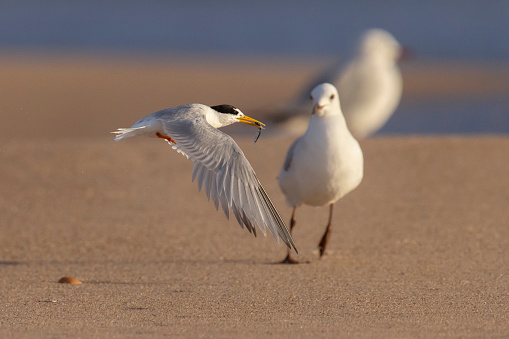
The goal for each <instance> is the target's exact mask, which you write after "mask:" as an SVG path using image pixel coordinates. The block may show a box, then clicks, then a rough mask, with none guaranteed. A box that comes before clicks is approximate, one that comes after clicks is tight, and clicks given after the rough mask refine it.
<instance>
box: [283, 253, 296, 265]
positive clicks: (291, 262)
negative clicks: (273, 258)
mask: <svg viewBox="0 0 509 339" xmlns="http://www.w3.org/2000/svg"><path fill="white" fill-rule="evenodd" d="M298 263H299V262H298V261H297V260H295V259H293V258H292V257H290V255H289V254H288V255H287V256H286V258H285V259H284V260H283V261H280V262H279V264H298Z"/></svg>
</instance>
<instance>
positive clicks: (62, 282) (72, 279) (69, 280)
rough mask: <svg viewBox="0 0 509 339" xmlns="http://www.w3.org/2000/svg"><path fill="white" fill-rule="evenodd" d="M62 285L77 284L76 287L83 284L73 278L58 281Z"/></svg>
mask: <svg viewBox="0 0 509 339" xmlns="http://www.w3.org/2000/svg"><path fill="white" fill-rule="evenodd" d="M58 282H59V283H60V284H75V285H79V284H81V283H82V282H81V281H79V280H78V279H74V278H71V277H63V278H60V280H59V281H58Z"/></svg>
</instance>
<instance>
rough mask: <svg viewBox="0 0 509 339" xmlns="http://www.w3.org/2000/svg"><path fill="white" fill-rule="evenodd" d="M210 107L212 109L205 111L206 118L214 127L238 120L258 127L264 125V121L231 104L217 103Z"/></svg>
mask: <svg viewBox="0 0 509 339" xmlns="http://www.w3.org/2000/svg"><path fill="white" fill-rule="evenodd" d="M210 108H212V109H211V110H209V111H208V112H207V115H206V119H207V122H208V123H209V124H211V125H212V126H213V127H215V128H220V127H224V126H228V125H231V124H233V123H235V122H239V121H240V122H243V123H245V124H248V125H251V126H255V127H258V128H260V129H262V128H264V126H265V124H264V123H262V122H260V121H258V120H255V119H253V118H250V117H248V116H246V115H245V114H244V113H242V111H241V110H240V109H238V108H237V107H235V106H232V105H217V106H212V107H210Z"/></svg>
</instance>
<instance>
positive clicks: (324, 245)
mask: <svg viewBox="0 0 509 339" xmlns="http://www.w3.org/2000/svg"><path fill="white" fill-rule="evenodd" d="M330 233H331V232H330V231H329V229H327V231H325V234H324V235H323V237H322V240H320V243H319V244H318V251H319V252H320V258H321V257H323V254H324V253H325V249H326V248H327V244H328V242H329V238H330Z"/></svg>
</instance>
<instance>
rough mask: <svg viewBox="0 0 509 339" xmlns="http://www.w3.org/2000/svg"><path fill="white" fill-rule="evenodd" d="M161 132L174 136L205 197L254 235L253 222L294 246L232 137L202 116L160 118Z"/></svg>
mask: <svg viewBox="0 0 509 339" xmlns="http://www.w3.org/2000/svg"><path fill="white" fill-rule="evenodd" d="M161 122H162V123H163V127H164V129H165V132H166V133H167V134H168V135H169V136H170V137H171V138H172V139H173V140H175V142H176V144H172V145H173V148H175V149H176V150H177V151H179V152H181V153H183V154H184V155H186V156H187V157H188V158H189V159H191V160H192V161H193V163H194V166H193V176H192V178H193V181H194V180H195V179H196V180H197V183H198V189H199V190H201V188H202V187H203V188H204V190H205V193H206V194H207V197H208V198H209V199H210V198H212V200H213V201H214V204H215V206H216V209H217V208H218V205H219V204H221V207H222V209H223V211H224V213H225V214H226V217H229V211H230V209H231V211H232V212H233V214H234V216H235V218H236V219H237V221H238V222H239V224H240V226H241V227H244V226H246V228H247V229H248V231H249V232H253V233H254V234H255V235H256V230H255V225H256V226H258V228H259V229H260V230H261V231H262V232H263V233H264V234H266V227H267V228H268V229H269V230H270V231H271V233H272V234H273V235H274V237H275V238H276V240H277V241H278V242H279V237H281V239H283V241H284V242H285V243H286V245H287V246H288V247H290V248H291V247H293V248H294V249H295V244H294V242H293V239H292V236H291V235H290V232H289V231H288V229H287V227H286V225H285V223H284V222H283V220H282V219H281V217H280V215H279V213H278V212H277V211H276V208H275V207H274V205H273V204H272V202H271V201H270V199H269V197H268V195H267V193H266V192H265V190H264V189H263V187H262V185H261V184H260V182H259V181H258V178H257V177H256V175H255V172H254V170H253V168H252V167H251V164H250V163H249V161H248V160H247V159H246V157H245V156H244V153H243V152H242V150H241V149H240V147H239V146H238V145H237V144H236V143H235V141H233V139H232V138H231V137H230V136H229V135H227V134H225V133H223V132H221V131H219V130H218V129H216V128H214V127H212V126H211V125H209V124H208V123H207V122H206V120H205V118H204V117H201V116H195V117H193V118H192V119H176V120H173V121H171V122H170V123H169V122H165V121H164V120H161Z"/></svg>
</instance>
